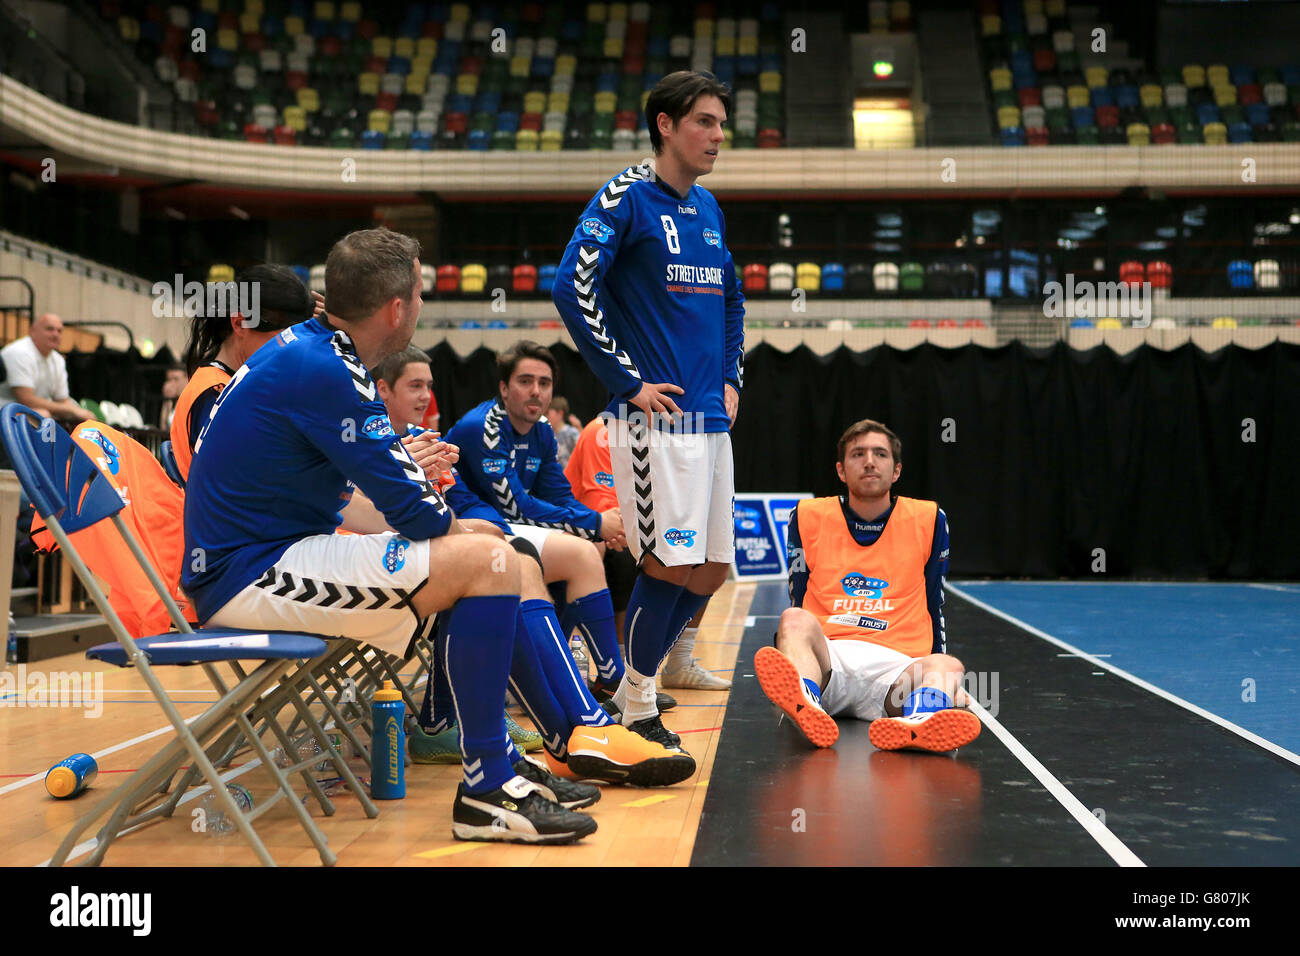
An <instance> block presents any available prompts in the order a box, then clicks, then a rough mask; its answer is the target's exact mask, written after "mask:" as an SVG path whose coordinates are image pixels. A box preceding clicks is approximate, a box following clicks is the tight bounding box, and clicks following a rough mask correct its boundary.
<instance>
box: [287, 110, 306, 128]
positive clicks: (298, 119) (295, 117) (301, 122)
mask: <svg viewBox="0 0 1300 956" xmlns="http://www.w3.org/2000/svg"><path fill="white" fill-rule="evenodd" d="M284 125H285V126H287V127H289V128H290V129H296V130H297V131H298V132H300V133H301V132H302V131H303V130H305V129H306V128H307V111H306V110H305V109H303V108H302V107H301V106H286V107H285V108H284Z"/></svg>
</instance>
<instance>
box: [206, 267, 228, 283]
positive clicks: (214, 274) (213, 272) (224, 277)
mask: <svg viewBox="0 0 1300 956" xmlns="http://www.w3.org/2000/svg"><path fill="white" fill-rule="evenodd" d="M208 281H209V282H234V281H235V267H234V266H228V265H225V264H220V263H219V264H217V265H213V266H212V267H211V268H209V269H208Z"/></svg>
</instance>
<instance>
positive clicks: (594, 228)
mask: <svg viewBox="0 0 1300 956" xmlns="http://www.w3.org/2000/svg"><path fill="white" fill-rule="evenodd" d="M582 231H583V232H585V233H586V234H587V235H589V236H591V238H593V239H595V240H596V241H597V242H604V241H605V240H606V239H608V238H609V237H610V236H612V235H614V230H613V229H611V228H610V227H609V226H607V225H605V224H604V223H603V222H601V221H600V220H599V219H596V218H595V217H592V218H590V219H584V220H582Z"/></svg>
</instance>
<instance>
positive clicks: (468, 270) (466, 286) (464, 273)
mask: <svg viewBox="0 0 1300 956" xmlns="http://www.w3.org/2000/svg"><path fill="white" fill-rule="evenodd" d="M485 285H487V266H484V265H483V264H482V263H478V262H471V263H469V264H467V265H465V266H463V267H462V268H461V270H460V291H461V292H482V291H483V287H484V286H485Z"/></svg>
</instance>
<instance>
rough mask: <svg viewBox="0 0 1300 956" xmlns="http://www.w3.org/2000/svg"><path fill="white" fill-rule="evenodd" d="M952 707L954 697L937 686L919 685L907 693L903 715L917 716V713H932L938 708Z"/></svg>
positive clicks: (946, 708)
mask: <svg viewBox="0 0 1300 956" xmlns="http://www.w3.org/2000/svg"><path fill="white" fill-rule="evenodd" d="M951 707H952V698H951V697H949V696H948V695H947V694H945V693H944V692H943V691H941V690H940V689H939V688H937V687H919V688H917V689H916V690H914V691H912V693H910V694H908V695H907V701H906V702H905V703H904V704H903V716H904V717H915V716H916V715H917V714H932V713H934V712H935V711H937V710H948V709H949V708H951Z"/></svg>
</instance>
